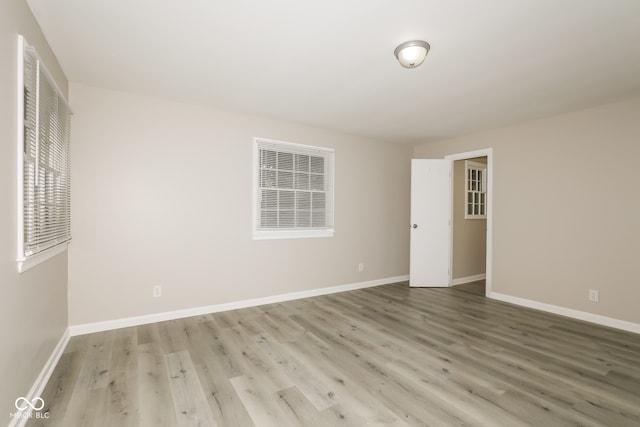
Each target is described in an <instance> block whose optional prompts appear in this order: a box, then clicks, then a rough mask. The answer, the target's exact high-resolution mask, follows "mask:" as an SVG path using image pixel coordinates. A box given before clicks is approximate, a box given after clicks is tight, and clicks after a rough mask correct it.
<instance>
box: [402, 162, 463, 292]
mask: <svg viewBox="0 0 640 427" xmlns="http://www.w3.org/2000/svg"><path fill="white" fill-rule="evenodd" d="M451 165H452V161H451V160H449V159H413V160H412V161H411V254H410V257H409V261H410V266H409V286H429V287H446V286H449V285H450V283H451V209H452V207H451V180H452V178H451V167H452V166H451Z"/></svg>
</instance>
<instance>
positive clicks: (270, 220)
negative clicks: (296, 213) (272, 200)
mask: <svg viewBox="0 0 640 427" xmlns="http://www.w3.org/2000/svg"><path fill="white" fill-rule="evenodd" d="M260 226H261V227H263V228H277V227H278V212H276V211H261V212H260Z"/></svg>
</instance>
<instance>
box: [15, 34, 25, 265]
mask: <svg viewBox="0 0 640 427" xmlns="http://www.w3.org/2000/svg"><path fill="white" fill-rule="evenodd" d="M25 44H26V40H25V39H24V37H23V36H21V35H18V93H17V98H16V102H17V104H18V105H17V107H18V114H17V122H16V129H17V132H16V133H17V141H16V142H17V145H16V149H17V151H18V156H17V162H18V164H17V167H16V171H17V173H18V176H17V180H16V185H17V187H18V188H17V196H18V198H17V199H16V204H17V207H18V218H17V219H18V221H17V222H18V228H17V232H16V239H17V245H16V249H17V251H18V253H17V260H18V272H20V273H22V271H24V270H22V265H21V264H20V262H19V260H20V258H21V257H24V204H23V201H24V183H23V182H24V123H23V121H24V48H25Z"/></svg>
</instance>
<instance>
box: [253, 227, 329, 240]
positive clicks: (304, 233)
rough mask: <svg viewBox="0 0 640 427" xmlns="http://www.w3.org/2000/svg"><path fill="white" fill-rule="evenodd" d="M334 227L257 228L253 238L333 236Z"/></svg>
mask: <svg viewBox="0 0 640 427" xmlns="http://www.w3.org/2000/svg"><path fill="white" fill-rule="evenodd" d="M333 234H334V229H333V228H326V229H320V230H318V229H315V230H283V229H280V230H255V231H254V232H253V236H252V237H253V240H272V239H307V238H311V237H333Z"/></svg>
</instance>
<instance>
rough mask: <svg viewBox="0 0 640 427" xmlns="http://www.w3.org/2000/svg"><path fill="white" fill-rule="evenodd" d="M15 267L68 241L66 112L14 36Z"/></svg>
mask: <svg viewBox="0 0 640 427" xmlns="http://www.w3.org/2000/svg"><path fill="white" fill-rule="evenodd" d="M19 44H20V47H19V52H20V53H21V61H19V64H21V66H22V73H19V74H21V76H22V82H21V83H22V84H21V85H20V89H19V95H18V97H19V103H18V108H19V110H20V113H21V114H20V115H19V121H20V122H21V123H20V124H19V132H18V133H19V141H18V143H19V150H18V154H19V159H18V168H19V170H20V176H19V179H20V181H21V184H22V185H20V186H19V190H20V191H19V193H20V195H19V200H18V206H19V211H20V212H19V215H18V216H19V221H20V222H21V224H20V227H18V228H19V231H18V232H19V233H20V234H21V235H20V236H19V238H18V262H19V269H20V270H23V269H24V268H21V266H22V263H24V262H27V261H29V260H30V259H32V258H36V257H37V256H38V255H40V254H43V253H45V252H47V251H49V250H52V249H53V248H55V247H57V246H60V245H65V246H66V243H67V242H68V241H69V240H71V175H70V150H69V148H70V147H69V143H70V122H71V111H70V109H69V106H68V104H67V103H66V101H65V99H64V97H63V96H62V95H61V94H60V91H59V90H58V89H57V87H56V85H55V83H53V80H52V79H51V78H50V77H49V73H48V72H47V70H46V68H45V66H44V64H43V63H42V61H41V60H40V58H39V57H38V54H37V53H36V51H35V49H34V48H33V47H31V46H29V45H28V44H27V43H26V42H25V41H24V39H23V38H20V42H19Z"/></svg>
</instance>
